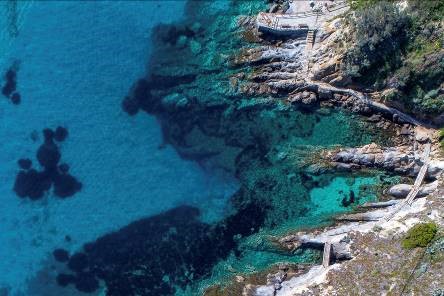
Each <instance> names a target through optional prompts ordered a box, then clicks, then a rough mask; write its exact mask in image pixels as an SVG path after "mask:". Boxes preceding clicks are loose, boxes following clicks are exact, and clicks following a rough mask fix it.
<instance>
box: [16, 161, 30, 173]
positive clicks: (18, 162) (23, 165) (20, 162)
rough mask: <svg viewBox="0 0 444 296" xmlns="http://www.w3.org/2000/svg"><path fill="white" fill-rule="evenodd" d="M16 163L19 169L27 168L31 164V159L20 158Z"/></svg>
mask: <svg viewBox="0 0 444 296" xmlns="http://www.w3.org/2000/svg"><path fill="white" fill-rule="evenodd" d="M17 164H18V165H19V167H20V168H21V169H24V170H29V169H30V168H31V166H32V161H31V160H30V159H29V158H20V159H19V160H18V161H17Z"/></svg>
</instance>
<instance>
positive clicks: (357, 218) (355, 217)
mask: <svg viewBox="0 0 444 296" xmlns="http://www.w3.org/2000/svg"><path fill="white" fill-rule="evenodd" d="M381 218H382V215H375V214H372V213H356V214H345V215H340V216H338V217H335V220H336V221H347V222H361V221H367V222H368V221H378V220H379V219H381Z"/></svg>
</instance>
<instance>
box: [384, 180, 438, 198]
mask: <svg viewBox="0 0 444 296" xmlns="http://www.w3.org/2000/svg"><path fill="white" fill-rule="evenodd" d="M412 187H413V186H412V185H409V184H397V185H395V186H392V187H391V188H390V189H389V190H388V192H387V193H388V194H390V195H391V196H393V197H396V198H405V197H407V195H408V194H409V192H410V191H411V190H412ZM437 187H438V181H435V182H433V183H430V184H425V185H423V186H421V188H420V190H419V192H418V195H417V196H418V197H422V196H426V195H429V194H431V193H432V192H433V191H435V189H436V188H437Z"/></svg>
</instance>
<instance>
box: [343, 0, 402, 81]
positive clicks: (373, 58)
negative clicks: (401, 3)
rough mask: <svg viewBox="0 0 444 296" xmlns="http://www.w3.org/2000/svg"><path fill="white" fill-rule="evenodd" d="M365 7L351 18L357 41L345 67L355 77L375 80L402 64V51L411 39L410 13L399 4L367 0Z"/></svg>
mask: <svg viewBox="0 0 444 296" xmlns="http://www.w3.org/2000/svg"><path fill="white" fill-rule="evenodd" d="M364 2H365V3H366V4H367V3H368V5H369V6H368V7H366V8H365V9H359V10H357V11H356V12H355V17H354V18H352V19H351V20H350V22H351V25H352V32H353V39H354V42H355V45H354V46H353V47H352V48H350V49H349V50H348V51H347V52H346V54H345V56H344V64H343V67H344V68H343V70H345V72H346V73H347V74H348V75H350V76H351V77H353V78H355V79H357V78H360V79H357V80H369V81H360V82H364V83H370V84H373V83H374V82H375V81H376V80H377V79H378V78H379V77H382V78H384V77H385V76H386V75H387V73H388V72H390V71H391V70H392V69H393V68H397V67H399V63H400V60H399V57H400V56H401V55H400V51H401V50H402V48H403V45H404V43H405V42H406V41H407V34H406V32H407V31H408V27H409V17H408V16H407V15H406V14H404V13H402V12H401V11H400V10H399V8H398V7H397V6H396V4H394V3H391V2H386V1H379V2H377V1H376V2H374V1H364Z"/></svg>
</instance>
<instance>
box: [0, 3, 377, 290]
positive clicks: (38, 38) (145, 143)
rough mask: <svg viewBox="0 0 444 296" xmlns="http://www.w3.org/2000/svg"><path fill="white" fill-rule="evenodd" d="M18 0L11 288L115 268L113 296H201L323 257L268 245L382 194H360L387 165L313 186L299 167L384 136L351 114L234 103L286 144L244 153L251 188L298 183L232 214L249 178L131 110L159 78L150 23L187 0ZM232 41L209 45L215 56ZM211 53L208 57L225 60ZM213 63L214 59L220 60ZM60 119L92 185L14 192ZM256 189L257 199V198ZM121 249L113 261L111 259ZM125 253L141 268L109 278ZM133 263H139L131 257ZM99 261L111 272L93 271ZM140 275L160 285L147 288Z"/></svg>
mask: <svg viewBox="0 0 444 296" xmlns="http://www.w3.org/2000/svg"><path fill="white" fill-rule="evenodd" d="M13 3H14V2H1V3H0V24H1V29H2V31H1V32H0V50H1V54H0V70H1V73H2V75H3V73H5V72H6V71H7V69H8V68H10V67H11V65H15V66H16V67H18V70H17V90H18V92H19V93H20V94H21V103H20V104H19V105H14V104H12V102H11V101H10V100H9V99H7V98H2V99H1V100H0V137H1V139H2V140H3V141H2V144H1V146H0V199H1V201H2V207H1V208H0V262H1V264H0V295H2V293H5V294H6V295H42V296H43V295H45V296H51V295H84V294H83V293H81V292H79V289H75V288H74V285H73V283H74V282H75V283H76V284H77V283H78V282H82V284H84V286H88V284H89V286H94V284H95V279H96V278H99V279H100V280H101V282H100V289H98V290H97V292H95V293H99V294H100V293H102V294H104V293H105V292H104V291H105V290H103V288H104V286H105V285H104V283H103V281H108V282H107V283H108V284H109V282H112V281H111V280H110V278H107V277H111V279H112V280H114V277H115V278H116V279H117V282H118V283H117V284H116V283H114V284H115V285H113V284H109V285H110V287H107V288H108V295H124V296H125V295H133V294H132V291H131V292H128V291H126V290H123V289H122V287H126V286H128V287H130V286H131V287H132V288H133V286H135V288H134V289H135V290H137V289H140V288H141V287H140V286H142V288H146V289H142V290H137V291H138V292H139V294H138V295H149V296H150V295H153V296H154V295H156V296H162V295H172V294H173V292H171V291H173V290H172V289H171V287H173V286H174V288H175V289H176V291H175V292H176V294H177V295H198V294H199V293H200V292H202V291H203V290H204V288H205V287H206V286H207V285H209V284H214V283H221V282H222V283H223V282H224V281H227V280H229V279H231V277H232V275H234V274H236V272H237V273H249V272H255V271H261V270H263V269H265V268H267V267H269V266H270V265H271V264H275V263H277V262H281V261H286V262H313V261H316V260H317V259H319V252H310V251H308V252H305V253H302V254H284V253H282V252H276V250H273V249H272V248H270V247H268V245H267V243H266V240H267V238H268V237H269V236H270V235H275V234H282V233H285V232H287V231H291V230H294V229H298V227H299V228H300V227H307V226H310V227H313V226H317V225H319V224H320V223H325V222H326V218H328V217H329V216H330V215H332V214H334V213H338V212H342V211H348V210H350V209H349V208H345V207H343V206H341V198H343V196H348V194H349V192H350V191H351V190H352V191H353V192H355V193H356V195H357V196H362V200H360V202H364V201H366V200H367V199H373V198H375V195H374V193H373V192H370V193H368V192H363V193H362V194H361V189H362V187H363V186H364V187H365V186H368V185H372V184H378V182H379V176H378V175H377V174H376V175H368V176H342V175H341V176H339V175H338V176H328V177H324V176H321V177H319V180H317V179H316V178H315V177H309V179H310V178H312V179H310V180H308V181H306V182H307V183H310V184H308V185H307V184H305V185H304V186H305V187H307V188H309V189H307V188H305V187H304V186H302V185H301V184H300V183H299V181H300V180H299V179H298V178H299V177H298V176H296V175H297V174H299V173H301V172H300V170H299V169H298V168H297V160H299V158H300V156H301V155H302V154H303V155H304V156H307V154H310V153H311V152H312V150H310V149H311V148H310V147H312V146H313V147H315V146H325V147H329V146H331V145H334V144H344V145H346V144H350V145H358V144H362V143H368V142H369V141H370V140H371V137H370V136H368V137H367V135H359V136H357V135H356V134H357V133H355V134H353V130H354V129H355V128H356V127H355V125H354V124H355V123H356V122H355V121H351V120H349V116H348V115H346V114H343V113H328V112H327V113H328V114H327V113H326V112H324V113H326V114H324V115H322V114H321V115H319V114H317V115H313V114H311V113H310V114H306V113H304V112H296V111H295V112H293V111H289V110H288V109H286V108H287V107H285V106H278V107H276V108H270V110H262V111H260V112H257V114H256V113H254V112H255V111H254V112H253V111H252V112H251V113H249V109H248V108H243V107H242V106H239V110H236V112H234V111H233V110H231V111H233V114H232V116H233V118H236V117H235V116H238V119H239V127H238V128H233V132H238V131H239V130H242V129H243V128H244V127H243V126H242V125H243V121H245V122H248V120H246V119H247V118H248V117H251V118H253V120H252V121H251V122H252V127H251V129H252V130H254V129H255V128H256V126H257V127H259V129H263V130H265V132H269V131H266V130H267V129H269V130H271V131H272V134H273V136H272V137H271V138H273V139H272V140H273V141H276V143H277V144H276V143H274V144H275V147H274V148H273V149H277V150H279V151H278V152H279V153H274V152H273V151H271V152H270V153H269V154H270V155H268V156H267V157H269V159H268V160H267V161H271V163H268V162H267V161H262V160H263V159H262V156H263V155H260V157H259V158H257V159H256V158H254V157H252V158H251V159H250V158H248V157H245V163H246V165H245V167H246V168H245V169H244V171H242V172H241V173H240V174H239V175H238V176H240V179H242V181H243V182H244V185H245V184H246V186H247V187H248V186H250V185H251V188H249V189H251V190H252V192H254V190H255V189H256V188H255V187H258V186H259V185H258V184H262V185H263V187H264V188H266V187H267V186H268V185H269V184H267V182H268V181H270V183H272V181H273V182H274V181H276V180H274V179H279V178H282V177H283V176H284V178H285V180H283V181H282V182H280V181H281V180H277V183H278V185H277V186H276V188H277V189H276V190H275V191H271V193H270V194H268V193H267V191H266V190H267V189H263V191H262V189H260V190H258V192H259V191H260V192H259V194H258V195H257V196H261V194H264V193H265V197H266V199H267V200H266V201H268V200H272V201H273V202H275V204H273V207H274V208H273V211H271V213H267V215H268V216H267V218H264V216H265V214H264V211H265V210H264V209H263V208H261V206H262V205H261V204H260V203H258V204H255V203H254V202H253V203H252V204H248V206H247V207H245V208H242V207H240V209H241V210H242V211H241V210H239V209H238V210H239V212H238V213H235V214H234V215H233V216H230V214H233V209H232V207H231V204H230V203H229V200H230V197H232V196H233V194H234V193H235V192H236V191H237V190H238V189H239V186H241V185H240V184H239V183H240V181H239V180H237V179H236V178H235V177H234V176H232V173H227V172H222V171H219V170H211V171H209V170H208V169H205V168H203V167H202V166H200V165H199V164H198V163H197V162H194V161H191V160H186V159H183V158H181V157H180V156H179V155H178V153H177V152H176V150H175V149H174V148H173V147H172V146H170V145H166V146H165V145H163V144H164V143H163V142H164V141H163V140H164V139H163V137H162V135H163V134H162V130H161V127H160V124H159V122H158V121H157V120H156V118H155V117H153V116H151V115H147V114H146V113H141V112H139V113H138V114H137V115H136V116H132V117H131V116H128V114H126V113H125V112H123V111H122V109H121V102H122V99H123V98H124V97H125V96H126V95H127V94H128V91H129V89H130V87H131V86H132V85H133V83H134V81H136V80H137V79H139V78H140V77H143V76H145V74H146V71H147V69H146V66H147V64H148V63H149V62H148V60H149V57H150V54H151V53H152V52H153V51H154V49H153V48H152V47H151V46H152V43H151V37H152V36H151V34H152V33H151V29H152V28H153V27H155V26H156V25H158V24H160V23H172V22H175V21H181V20H182V19H183V18H185V15H184V12H185V10H186V8H185V5H186V3H185V1H143V2H142V1H108V2H92V1H85V2H73V1H67V2H61V1H57V2H56V1H50V2H43V1H35V2H15V3H16V4H13ZM196 3H199V1H197V2H196ZM245 3H248V2H245ZM228 4H229V2H228V1H215V2H214V5H212V6H211V7H210V9H209V10H205V13H203V12H202V11H197V12H194V13H195V15H199V13H200V14H207V13H208V14H211V13H215V14H216V15H222V17H224V14H223V13H224V11H225V10H227V9H229V5H228ZM196 6H197V7H198V8H199V6H198V5H196ZM205 7H206V8H207V9H208V5H206V6H205ZM245 10H246V11H248V9H245ZM191 15H193V14H191ZM227 17H229V16H227ZM233 23H234V22H233ZM216 24H219V23H217V22H216ZM230 26H231V25H230ZM223 30H224V29H223ZM185 32H186V31H185ZM186 33H187V32H186ZM182 39H184V38H182ZM185 39H186V38H185ZM196 39H198V38H196ZM210 39H211V38H210ZM192 41H195V40H192ZM192 41H190V44H193V45H194V49H196V48H199V46H200V45H198V44H199V43H198V42H194V43H193V42H192ZM199 41H200V40H199ZM220 41H221V40H216V39H215V40H211V41H210V42H209V44H208V47H209V48H211V50H212V51H211V52H213V51H214V52H213V53H214V55H215V56H217V55H218V53H217V49H218V42H220ZM202 43H203V42H202ZM196 44H197V45H196ZM204 45H205V44H204ZM202 52H205V50H203V51H202ZM209 52H210V51H209ZM211 52H210V54H208V56H206V58H208V57H209V58H211V59H212V58H213V56H212V55H211ZM154 57H156V56H155V55H154ZM170 58H171V57H168V56H167V59H166V60H168V59H170ZM171 59H172V60H174V58H171ZM211 59H208V60H205V61H206V62H205V63H208V64H211V63H210V62H209V60H211ZM214 59H215V60H216V59H217V58H214ZM178 60H180V59H178ZM203 60H204V59H203ZM151 62H153V63H155V62H156V61H151ZM175 66H179V68H180V66H181V65H175ZM206 66H208V65H206ZM208 67H209V66H208ZM173 68H174V67H173ZM215 72H217V71H215ZM209 77H210V76H209ZM200 79H202V81H203V83H202V85H204V87H203V88H204V89H205V87H206V86H205V84H206V83H207V82H206V79H207V78H206V77H205V76H204V75H202V77H200ZM208 79H209V80H211V78H208ZM2 83H3V81H2ZM196 93H198V91H196ZM209 94H212V93H209ZM199 99H202V100H205V99H212V98H211V96H210V95H209V97H208V98H199ZM215 100H216V99H215ZM245 101H247V102H249V103H250V101H249V100H245ZM251 103H252V105H254V104H255V101H251ZM251 110H253V109H251ZM204 112H205V111H204ZM227 113H228V112H227ZM190 114H191V113H190ZM284 115H285V116H284ZM255 116H256V117H255ZM215 117H216V116H215ZM236 120H237V118H236ZM58 126H63V127H65V128H67V130H68V133H69V135H68V137H67V139H66V140H65V141H63V142H60V143H59V144H58V145H59V147H60V152H61V161H60V163H67V164H68V165H69V167H70V168H69V173H70V174H71V175H73V176H75V178H76V179H77V180H78V181H79V182H81V183H82V188H81V190H80V191H79V192H77V193H75V194H74V195H73V196H71V197H67V198H64V199H61V198H59V197H57V196H55V195H54V194H53V193H52V190H49V191H48V192H47V193H46V194H45V196H44V197H43V198H42V199H39V200H36V201H31V200H30V199H29V198H24V199H20V198H18V197H17V195H16V194H15V192H14V191H13V189H12V188H13V185H14V180H15V178H16V175H17V173H18V171H19V167H18V165H17V161H18V160H19V159H22V158H29V159H31V160H32V163H33V167H34V168H36V169H40V166H39V164H38V160H37V157H36V152H37V151H38V149H39V147H40V145H41V144H42V143H43V142H44V137H43V134H42V130H43V129H45V128H51V129H55V128H56V127H58ZM233 126H235V124H233ZM337 126H341V128H340V129H339V128H337ZM207 128H208V129H210V130H211V128H212V127H211V126H210V127H207ZM279 128H280V130H279ZM288 130H290V132H288ZM275 131H276V132H275ZM240 134H242V133H240ZM281 137H282V139H283V138H285V137H287V138H285V139H287V140H288V141H286V142H284V144H282V146H281V145H280V144H279V142H278V141H279V139H280V138H281ZM233 138H234V139H235V137H233ZM241 140H242V139H241ZM198 141H200V138H198V140H196V142H198ZM247 141H248V139H247ZM270 141H271V139H270ZM202 142H204V140H202ZM299 146H301V147H302V148H300V147H299ZM298 147H299V148H298ZM236 149H237V148H236ZM299 154H301V155H299ZM247 156H248V155H247ZM263 158H266V157H263ZM293 161H294V163H293ZM227 166H229V165H228V164H227ZM316 182H317V183H316ZM313 184H317V185H313ZM273 186H274V185H273ZM287 189H288V190H287ZM275 193H276V195H275ZM277 193H279V194H281V196H278V194H277ZM304 194H305V195H304ZM299 195H300V196H299ZM257 196H256V195H254V194H253V198H252V199H253V200H254V198H257ZM260 198H263V197H260ZM260 198H258V200H260ZM262 202H263V200H262ZM301 202H306V204H303V205H301ZM265 203H266V202H265ZM182 205H186V206H191V207H181V206H182ZM292 207H294V208H293V209H292ZM304 207H305V208H306V210H305V209H304ZM195 209H197V211H198V212H199V213H198V214H196V213H197V211H196V210H195ZM299 211H303V212H304V213H302V214H301V213H299ZM304 214H306V215H304ZM301 216H303V217H301ZM295 217H296V218H297V219H296V218H295ZM223 219H225V220H223ZM267 219H268V220H267ZM264 220H265V221H264ZM219 221H224V223H223V224H218V222H219ZM276 221H279V225H276V223H277V222H276ZM250 226H251V229H253V230H251V229H250ZM181 231H182V232H184V233H180V232H181ZM251 232H253V234H251ZM239 233H245V234H246V235H245V236H244V237H242V235H238V234H239ZM233 234H235V235H234V236H233ZM248 234H251V235H250V236H249V235H248ZM207 235H208V237H207ZM143 236H147V237H143ZM140 237H142V238H140ZM132 240H134V242H133V241H132ZM201 240H202V241H203V242H204V243H202V242H201ZM183 241H185V244H184V245H182V244H181V243H182V242H183ZM194 241H197V242H198V243H196V244H193V242H194ZM133 243H134V244H133ZM200 243H202V244H201V245H200ZM84 244H86V245H84ZM132 244H133V245H132ZM187 244H188V245H187ZM57 248H63V249H65V250H67V251H68V252H69V253H70V255H73V254H74V253H75V254H76V255H79V256H81V255H84V253H82V250H83V251H85V252H88V255H89V256H90V258H89V259H88V260H89V261H90V262H89V264H90V266H89V267H88V268H87V271H85V268H84V267H78V266H77V267H72V266H71V267H69V266H68V267H69V268H66V266H65V265H64V264H61V263H56V262H55V261H54V258H53V255H52V252H53V250H54V249H57ZM82 248H83V249H82ZM110 249H112V251H113V250H114V249H116V250H117V251H116V253H113V252H110V251H109V250H110ZM120 249H121V250H122V251H121V253H122V254H123V255H122V254H120V253H119V251H120ZM146 250H150V251H146ZM190 250H191V251H190ZM139 251H140V252H141V253H138V252H139ZM150 252H151V253H150ZM190 253H192V254H190ZM109 254H111V257H113V258H111V259H110V258H108V257H107V256H109ZM120 255H122V258H123V259H120V257H119V256H120ZM125 256H126V257H125ZM74 257H75V255H74V256H71V259H70V261H69V263H68V265H69V264H70V263H72V262H71V261H75V260H72V258H74ZM114 257H116V258H114ZM77 258H79V257H77ZM140 258H142V259H140ZM157 258H160V259H159V260H157ZM184 258H185V259H184ZM208 258H209V259H208ZM113 259H114V260H116V261H119V260H121V261H124V264H123V266H124V268H126V265H129V267H130V268H128V270H129V271H128V275H127V276H126V275H125V272H127V270H124V272H121V273H119V272H120V270H118V271H119V272H116V274H114V273H113V274H112V275H111V276H109V275H107V274H105V275H103V274H100V272H103V270H100V268H103V269H106V268H108V267H110V266H111V268H110V269H112V268H114V267H115V265H117V268H116V269H119V268H120V267H121V265H119V264H122V262H119V263H118V264H117V263H116V262H114V261H113ZM139 259H140V260H141V262H140V261H138V260H139ZM207 259H208V260H207ZM108 260H109V261H110V262H108ZM181 260H183V261H184V262H185V263H183V264H182V263H181V262H182V261H181ZM81 261H82V260H78V262H77V263H78V264H80V263H82V262H81ZM91 261H92V262H91ZM127 261H128V262H129V261H134V262H136V263H133V262H131V264H133V265H134V266H131V264H126V263H127ZM157 261H160V263H159V262H157ZM79 262H80V263H79ZM189 262H191V264H188V263H189ZM196 262H197V264H196ZM201 262H202V264H201V265H202V266H200V265H199V263H201ZM115 263H116V264H115ZM176 263H177V264H176ZM94 264H96V265H97V266H98V270H99V271H94V270H92V269H93V268H92V267H91V266H93V265H94ZM156 264H159V265H160V267H161V268H159V266H158V265H156ZM187 264H188V265H191V268H190V267H189V266H188V265H187ZM72 265H75V264H74V263H73V264H72ZM102 265H103V266H102ZM146 266H148V267H149V268H146ZM199 268H201V270H197V269H199ZM68 269H70V270H68ZM195 269H196V270H195ZM233 270H234V271H235V272H233ZM74 271H75V273H76V276H77V279H76V280H73V281H71V280H70V282H69V285H68V287H60V286H58V285H57V284H56V280H55V278H56V276H57V275H58V274H59V275H60V273H66V272H67V273H69V275H70V276H73V275H72V274H74ZM113 272H114V270H113ZM122 273H123V274H124V276H123V277H122ZM92 274H93V275H92ZM195 274H196V277H194V276H195ZM202 275H204V276H202ZM150 276H151V277H152V279H154V280H152V281H151V280H150ZM82 277H83V278H82ZM125 277H127V278H128V283H127V282H126V280H127V278H125ZM199 277H204V278H203V279H202V278H199ZM79 278H82V279H83V281H80V280H79ZM129 279H131V280H133V279H134V280H135V281H136V282H138V281H139V282H141V281H143V280H146V282H148V284H146V283H145V282H142V284H140V285H138V284H137V283H136V284H134V283H133V282H131V280H129ZM91 281H92V283H91ZM119 281H120V282H119ZM153 282H155V283H153ZM143 285H151V286H148V287H143ZM154 285H158V287H157V286H156V289H157V290H156V289H154V288H153V287H152V286H154ZM84 288H85V287H84ZM113 289H114V290H113ZM109 291H119V292H109ZM147 291H148V292H147ZM153 291H160V292H153ZM165 291H167V292H165ZM8 293H9V294H8Z"/></svg>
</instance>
